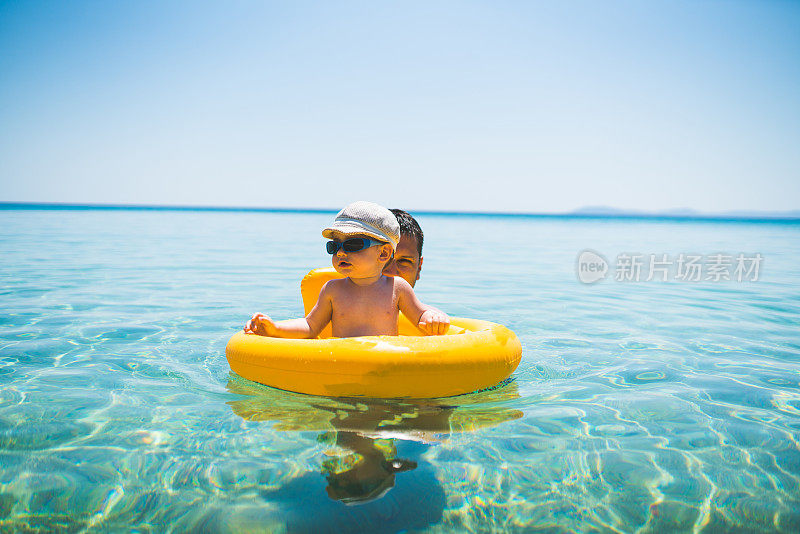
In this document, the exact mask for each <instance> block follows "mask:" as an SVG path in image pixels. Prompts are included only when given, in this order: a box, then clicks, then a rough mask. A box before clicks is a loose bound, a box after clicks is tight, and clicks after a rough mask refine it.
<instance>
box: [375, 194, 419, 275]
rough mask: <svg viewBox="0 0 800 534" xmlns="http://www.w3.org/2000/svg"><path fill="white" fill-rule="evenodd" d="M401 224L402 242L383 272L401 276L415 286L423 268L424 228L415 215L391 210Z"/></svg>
mask: <svg viewBox="0 0 800 534" xmlns="http://www.w3.org/2000/svg"><path fill="white" fill-rule="evenodd" d="M390 211H391V212H392V213H393V214H394V216H395V218H396V219H397V222H398V223H399V224H400V242H399V243H398V244H397V247H396V248H395V253H394V258H393V259H392V261H390V262H389V263H387V264H386V267H384V269H383V274H385V275H387V276H399V277H401V278H403V279H405V281H406V282H408V283H409V284H411V285H412V286H414V285H415V284H416V283H417V280H419V273H420V271H421V270H422V241H423V235H422V228H420V226H419V223H418V222H417V220H416V219H414V217H412V216H411V215H410V214H409V213H408V212H406V211H403V210H400V209H392V210H390Z"/></svg>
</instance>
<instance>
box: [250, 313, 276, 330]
mask: <svg viewBox="0 0 800 534" xmlns="http://www.w3.org/2000/svg"><path fill="white" fill-rule="evenodd" d="M274 328H275V323H273V322H272V319H270V318H269V316H268V315H264V314H263V313H256V314H254V315H253V317H251V318H250V320H249V321H247V324H246V325H244V333H245V334H257V335H259V336H271V335H272V331H273V329H274Z"/></svg>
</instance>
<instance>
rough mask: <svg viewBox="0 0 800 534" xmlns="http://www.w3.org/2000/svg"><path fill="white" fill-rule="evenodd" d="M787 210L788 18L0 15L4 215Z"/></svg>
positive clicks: (672, 9)
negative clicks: (15, 204)
mask: <svg viewBox="0 0 800 534" xmlns="http://www.w3.org/2000/svg"><path fill="white" fill-rule="evenodd" d="M359 199H366V200H374V201H377V202H381V203H384V204H387V205H390V206H400V207H405V208H407V209H409V210H415V209H416V210H420V209H428V210H431V209H432V210H469V211H473V210H482V211H525V212H564V211H569V210H572V209H575V208H579V207H581V206H586V205H607V206H616V207H620V208H628V209H645V210H661V209H669V208H676V207H689V208H694V209H697V210H703V211H725V210H737V209H750V210H790V209H798V208H800V2H796V1H778V0H754V1H750V2H746V1H737V0H726V1H704V0H696V1H691V2H689V1H669V2H648V1H640V0H637V1H627V2H619V1H607V2H596V1H591V2H528V1H517V2H511V1H486V2H475V1H452V2H451V1H417V2H408V1H404V2H367V1H364V2H324V1H320V2H290V1H286V2H255V1H253V2H243V1H233V2H216V3H211V2H196V1H186V2H181V1H169V2H145V1H125V2H107V1H98V2H83V1H74V2H38V1H16V2H8V1H6V2H1V3H0V200H5V201H43V202H90V203H141V204H179V205H180V204H189V205H224V206H282V207H330V208H338V207H341V206H343V205H344V204H346V203H348V202H350V201H353V200H359Z"/></svg>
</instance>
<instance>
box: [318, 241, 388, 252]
mask: <svg viewBox="0 0 800 534" xmlns="http://www.w3.org/2000/svg"><path fill="white" fill-rule="evenodd" d="M374 245H383V242H382V241H375V240H374V239H369V238H367V237H351V238H350V239H345V240H344V241H328V242H327V243H325V250H327V251H328V254H336V253H337V252H339V249H340V248H341V249H343V250H344V251H345V252H358V251H359V250H364V249H365V248H369V247H371V246H374Z"/></svg>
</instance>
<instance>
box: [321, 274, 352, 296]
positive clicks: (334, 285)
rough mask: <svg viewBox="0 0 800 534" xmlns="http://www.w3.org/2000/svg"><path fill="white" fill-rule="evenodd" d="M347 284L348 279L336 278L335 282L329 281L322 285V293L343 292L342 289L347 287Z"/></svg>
mask: <svg viewBox="0 0 800 534" xmlns="http://www.w3.org/2000/svg"><path fill="white" fill-rule="evenodd" d="M346 283H347V278H334V279H333V280H328V281H327V282H325V283H324V284H322V290H321V291H320V292H321V293H324V292H328V293H329V292H332V291H341V290H342V288H344V287H347V286H346V285H345V284H346Z"/></svg>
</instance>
